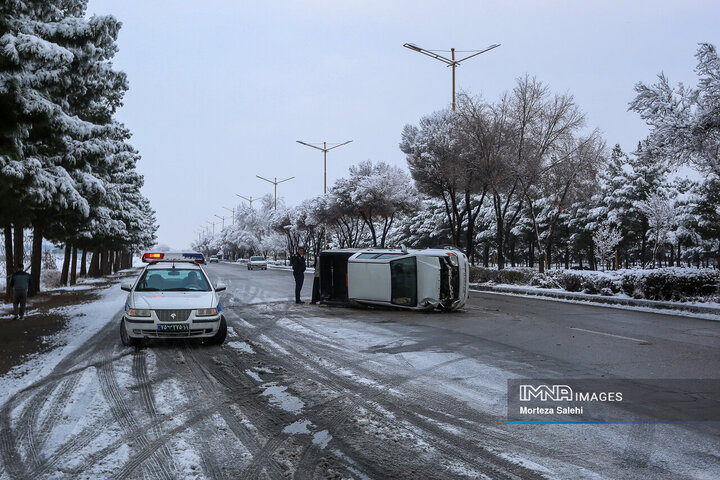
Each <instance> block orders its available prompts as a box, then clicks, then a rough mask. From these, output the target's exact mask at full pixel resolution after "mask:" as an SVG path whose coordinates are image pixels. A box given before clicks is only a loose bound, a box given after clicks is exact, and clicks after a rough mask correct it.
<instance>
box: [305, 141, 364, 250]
mask: <svg viewBox="0 0 720 480" xmlns="http://www.w3.org/2000/svg"><path fill="white" fill-rule="evenodd" d="M295 141H296V142H297V143H299V144H301V145H305V146H306V147H310V148H314V149H316V150H320V151H321V152H323V195H325V194H326V193H327V152H329V151H330V150H332V149H334V148H338V147H342V146H343V145H347V144H348V143H350V142H352V140H348V141H347V142H343V143H338V144H337V145H333V146H332V147H330V148H328V146H327V142H323V146H322V148H320V147H318V146H317V145H313V144H312V143H306V142H303V141H302V140H295ZM323 249H327V225H325V224H324V223H323Z"/></svg>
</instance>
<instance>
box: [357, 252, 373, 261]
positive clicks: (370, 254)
mask: <svg viewBox="0 0 720 480" xmlns="http://www.w3.org/2000/svg"><path fill="white" fill-rule="evenodd" d="M378 255H379V254H378V253H361V254H360V255H358V256H357V257H355V258H367V259H368V260H369V259H372V258H376V257H377V256H378Z"/></svg>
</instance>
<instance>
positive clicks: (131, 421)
mask: <svg viewBox="0 0 720 480" xmlns="http://www.w3.org/2000/svg"><path fill="white" fill-rule="evenodd" d="M107 353H108V357H109V351H108V352H107ZM98 378H99V380H100V386H101V389H102V392H103V395H104V396H105V400H106V401H107V402H108V405H109V406H110V410H111V411H112V412H113V414H114V416H115V418H116V420H117V421H118V423H119V424H120V426H121V427H123V429H124V430H125V432H126V433H127V432H130V431H138V430H139V428H138V427H139V425H138V423H137V421H136V420H135V416H134V414H133V412H132V411H131V410H130V408H129V407H128V402H127V401H126V400H125V399H124V398H123V396H122V393H121V391H120V386H119V385H118V383H117V379H116V378H115V373H114V368H113V363H112V362H111V361H109V358H107V359H106V361H105V362H103V363H102V364H101V365H100V368H98ZM135 441H136V442H137V443H138V444H139V445H140V447H141V451H142V450H147V449H148V448H149V445H150V441H149V440H148V438H147V435H146V431H145V430H144V429H143V430H142V433H141V434H140V435H138V436H137V437H136V438H135ZM149 460H150V462H148V464H147V465H146V467H147V468H148V470H149V471H150V473H152V474H153V476H154V478H159V479H162V480H173V476H172V473H171V472H170V469H169V468H168V466H167V464H166V463H164V462H162V461H161V460H162V459H159V458H156V457H151V458H150V459H149ZM117 478H124V477H117Z"/></svg>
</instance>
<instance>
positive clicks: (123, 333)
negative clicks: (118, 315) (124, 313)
mask: <svg viewBox="0 0 720 480" xmlns="http://www.w3.org/2000/svg"><path fill="white" fill-rule="evenodd" d="M120 341H121V342H122V344H123V345H125V346H126V347H138V346H140V339H139V338H134V337H131V336H130V335H128V333H127V327H126V325H125V318H124V317H123V319H122V320H121V321H120Z"/></svg>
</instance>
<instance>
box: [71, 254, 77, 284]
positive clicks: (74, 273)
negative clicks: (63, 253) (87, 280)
mask: <svg viewBox="0 0 720 480" xmlns="http://www.w3.org/2000/svg"><path fill="white" fill-rule="evenodd" d="M76 282H77V245H73V246H72V262H71V264H70V285H75V283H76Z"/></svg>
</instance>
